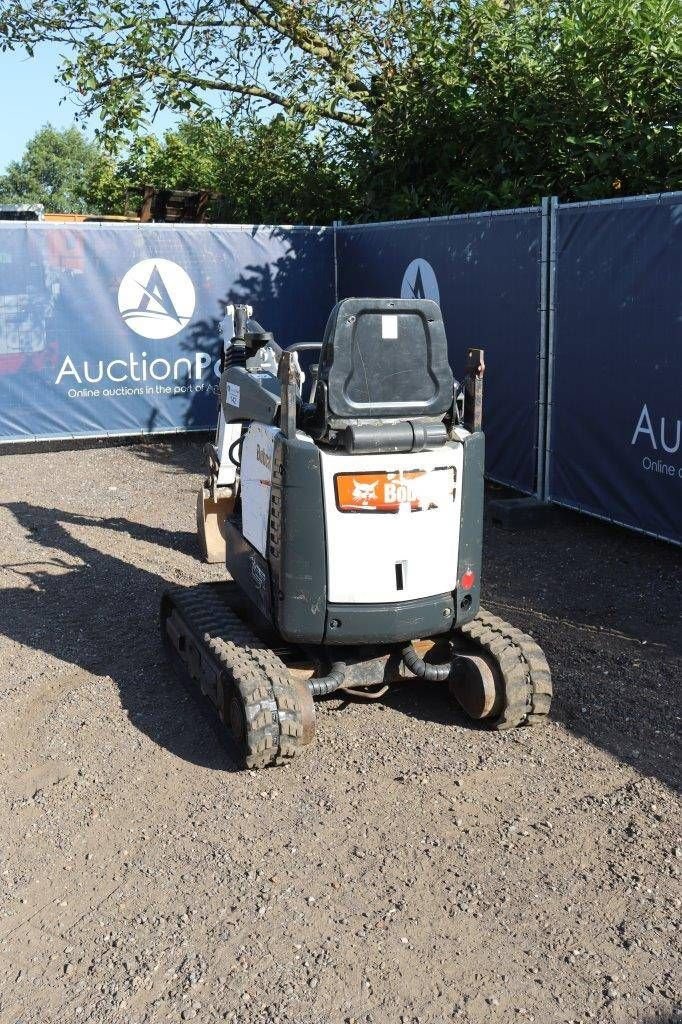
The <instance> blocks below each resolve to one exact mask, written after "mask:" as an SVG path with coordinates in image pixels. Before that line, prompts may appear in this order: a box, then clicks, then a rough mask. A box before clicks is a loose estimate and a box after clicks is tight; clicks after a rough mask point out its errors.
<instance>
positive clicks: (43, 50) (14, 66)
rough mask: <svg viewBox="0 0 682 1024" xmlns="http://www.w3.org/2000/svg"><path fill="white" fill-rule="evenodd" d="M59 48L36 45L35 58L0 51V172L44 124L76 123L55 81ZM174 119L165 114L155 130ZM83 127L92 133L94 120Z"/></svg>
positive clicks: (63, 125)
mask: <svg viewBox="0 0 682 1024" xmlns="http://www.w3.org/2000/svg"><path fill="white" fill-rule="evenodd" d="M60 52H63V47H62V46H58V45H57V44H49V43H45V44H43V45H42V46H39V47H37V48H36V51H35V56H34V57H33V58H30V57H27V56H26V54H25V53H23V52H17V53H0V96H4V97H5V99H4V102H3V105H2V106H3V110H2V117H1V118H0V128H1V130H0V174H3V173H4V171H5V169H6V167H7V164H8V163H9V162H10V161H11V160H17V159H18V158H19V157H20V156H21V155H22V153H23V152H24V148H25V146H26V143H27V142H28V140H29V139H30V138H31V137H32V136H33V135H35V133H36V132H37V131H38V129H39V128H42V126H43V125H44V124H47V123H48V122H49V123H50V124H52V125H53V126H54V127H55V128H68V127H70V126H71V125H72V124H73V123H74V120H75V115H76V112H77V107H76V104H75V103H74V102H73V100H72V99H71V98H70V97H69V96H68V94H67V91H66V89H65V87H64V86H63V85H61V84H58V83H56V82H55V77H56V75H57V68H58V64H59V54H60ZM60 101H61V102H60ZM172 123H173V118H172V117H170V116H169V115H162V116H161V117H160V118H159V119H157V121H156V122H155V125H154V130H155V132H156V133H158V132H160V131H164V130H165V129H167V128H169V127H170V126H171V124H172ZM80 127H81V128H83V129H84V130H85V132H86V134H88V135H92V133H93V130H94V123H93V124H91V125H89V126H88V125H87V124H85V125H84V124H81V125H80Z"/></svg>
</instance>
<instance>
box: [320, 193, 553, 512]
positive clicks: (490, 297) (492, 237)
mask: <svg viewBox="0 0 682 1024" xmlns="http://www.w3.org/2000/svg"><path fill="white" fill-rule="evenodd" d="M541 241H542V215H541V209H540V207H536V208H531V209H523V210H505V211H500V212H495V213H485V214H467V215H461V216H455V217H447V218H446V217H443V218H435V219H433V220H421V221H400V222H395V223H391V224H361V225H348V226H343V227H341V228H339V229H338V234H337V251H338V274H339V297H340V298H346V297H349V296H357V297H374V296H386V297H390V296H402V297H404V298H409V297H424V298H432V299H436V301H439V302H440V305H441V308H442V310H443V319H444V321H445V328H446V331H447V336H448V346H449V352H450V363H451V365H452V368H453V371H454V373H455V376H456V377H458V376H459V377H460V379H461V377H462V375H463V372H464V365H465V358H466V350H467V348H469V347H471V346H475V347H478V348H483V349H485V359H486V374H485V389H484V394H485V398H484V416H483V422H484V430H485V433H486V472H487V473H488V475H489V476H491V477H492V478H493V479H495V480H498V481H500V482H501V483H505V484H509V485H510V486H512V487H515V488H517V489H518V490H521V491H525V492H527V493H530V492H532V491H533V490H534V488H535V485H536V463H537V454H538V453H537V443H538V402H539V395H540V360H539V356H540V343H541V330H542V322H541V321H542V317H541V255H542V246H541Z"/></svg>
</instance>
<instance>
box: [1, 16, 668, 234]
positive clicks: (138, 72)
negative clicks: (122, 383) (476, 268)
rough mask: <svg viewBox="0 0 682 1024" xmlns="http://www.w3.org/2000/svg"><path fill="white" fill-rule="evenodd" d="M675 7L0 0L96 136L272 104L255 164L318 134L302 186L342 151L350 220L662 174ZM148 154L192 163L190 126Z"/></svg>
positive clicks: (657, 178)
mask: <svg viewBox="0 0 682 1024" xmlns="http://www.w3.org/2000/svg"><path fill="white" fill-rule="evenodd" d="M680 22H681V18H680V6H679V0H619V3H618V4H614V3H613V2H612V0H527V2H526V3H524V4H519V3H518V2H517V0H362V2H359V0H201V2H199V0H174V2H173V4H169V3H165V4H160V3H159V2H158V0H110V2H108V3H102V2H101V0H40V3H38V4H36V3H34V2H33V0H0V40H2V41H1V42H0V46H4V47H5V48H7V47H10V48H12V47H16V46H24V47H26V48H28V49H29V51H32V48H33V47H34V46H36V45H38V44H39V43H40V42H41V41H43V40H45V39H51V40H58V41H61V42H63V43H66V44H68V46H69V48H70V52H72V53H73V56H72V57H71V58H69V59H68V60H66V61H65V64H64V68H63V76H64V81H65V83H66V84H67V85H68V86H69V87H70V88H72V89H73V90H74V91H75V92H76V94H77V95H78V96H79V97H80V101H81V104H82V107H83V110H84V112H85V113H94V112H98V113H99V114H100V116H101V118H102V129H101V135H102V138H103V139H104V140H105V141H106V142H107V143H109V144H112V145H113V144H115V143H116V142H117V140H118V139H119V138H120V137H121V136H122V135H125V133H126V132H128V133H130V132H132V133H133V134H136V133H137V134H139V132H140V129H141V126H142V125H143V123H144V119H145V118H146V117H148V115H149V114H150V113H151V112H153V111H154V110H155V109H157V108H163V107H165V108H170V109H172V110H174V111H176V112H180V113H181V114H185V115H187V114H188V113H190V112H193V111H196V110H199V111H201V110H203V111H204V113H206V110H207V109H208V111H209V112H210V113H211V114H212V115H216V114H217V115H218V116H219V117H220V119H221V120H222V122H223V123H224V124H234V123H235V118H237V119H242V118H244V117H245V116H253V115H254V114H260V116H261V118H263V108H272V107H274V108H279V109H280V110H281V111H282V112H283V113H284V115H286V117H285V118H284V119H282V120H278V119H275V121H273V124H274V125H275V127H272V128H269V127H263V131H262V134H259V132H258V130H257V129H255V128H253V129H250V130H251V131H252V135H251V139H252V143H253V148H254V151H255V152H258V154H259V159H260V160H264V161H265V167H267V171H266V170H265V169H264V170H263V172H262V176H267V174H272V175H274V177H275V180H277V181H283V182H289V181H290V180H291V176H290V170H291V169H292V168H293V166H294V164H295V155H294V152H287V146H288V144H291V145H292V147H293V148H294V151H296V150H298V149H300V148H301V146H303V149H305V147H306V146H307V145H308V144H309V145H310V146H311V147H313V148H314V147H315V146H322V147H323V148H324V152H323V153H322V150H320V153H321V154H322V157H321V159H322V158H323V159H322V162H323V163H324V164H325V165H326V164H327V163H329V164H330V165H331V168H332V170H331V171H330V174H329V175H327V170H325V171H324V173H323V174H322V175H321V177H320V178H315V179H314V181H315V186H316V187H317V184H318V183H320V188H321V189H322V191H324V188H325V187H326V183H329V187H335V184H334V183H335V180H336V179H335V175H337V173H338V169H339V167H340V166H341V165H342V164H343V163H344V162H345V163H346V165H347V166H348V167H350V168H352V173H353V176H354V185H353V187H352V188H350V189H349V190H348V191H347V192H345V193H344V194H343V203H344V204H345V205H347V206H349V210H351V208H352V210H351V212H353V214H354V215H356V216H358V217H360V216H364V217H367V216H382V215H386V214H388V215H391V216H409V215H418V214H428V213H445V212H452V211H455V210H458V209H464V210H467V209H473V208H476V207H490V206H509V205H514V204H519V203H526V202H534V201H536V200H537V199H538V198H539V197H540V196H541V195H543V194H548V193H554V194H558V195H559V196H560V197H561V198H563V199H575V198H592V197H597V196H608V195H619V194H621V195H622V194H626V193H634V192H642V191H656V190H659V189H668V188H672V187H679V186H680V183H681V170H680V144H681V134H680V98H679V97H680V93H679V68H680V66H681V64H682V61H681V58H682V43H681V40H682V25H681V23H680ZM213 127H214V129H215V123H213ZM322 129H324V130H325V131H326V132H327V134H326V135H324V136H320V138H322V139H323V141H322V142H321V143H318V142H314V141H311V139H313V137H314V136H315V133H316V132H317V133H319V132H320V131H321V130H322ZM268 132H271V133H272V134H271V135H270V136H268ZM190 134H191V133H190ZM217 135H218V140H217V142H216V145H223V144H224V145H225V146H226V149H225V151H224V152H225V153H229V154H231V155H230V156H229V159H230V160H232V165H231V166H232V167H233V169H234V173H235V174H237V175H238V176H240V177H239V180H241V181H244V183H245V187H246V185H247V184H248V187H249V189H250V194H251V195H252V196H254V197H257V196H259V195H260V194H261V193H260V189H261V187H262V182H261V180H260V179H259V178H258V176H257V174H256V175H255V176H254V177H249V173H248V172H249V169H248V168H247V167H246V165H245V164H244V163H241V162H240V161H241V160H242V154H241V152H240V151H239V149H238V147H237V148H235V149H234V150H233V149H230V146H229V145H228V144H227V143H226V142H225V140H226V139H227V138H228V136H229V132H227V131H226V130H222V131H221V132H218V133H217ZM221 140H222V141H221ZM273 141H274V143H275V147H274V148H275V152H276V153H278V154H279V156H278V157H277V158H276V159H275V157H274V156H273V155H272V154H271V152H270V146H271V145H272V144H273ZM211 146H213V142H212V140H211ZM183 147H184V149H183ZM162 149H164V151H165V153H166V156H167V157H168V158H170V156H171V151H172V153H173V154H174V155H175V156H176V157H177V158H178V160H180V150H183V151H184V152H185V154H186V155H185V156H184V157H182V160H186V161H187V162H188V166H190V169H191V164H192V163H193V161H194V160H196V161H197V166H204V164H203V161H204V159H205V154H204V153H203V151H200V150H197V151H196V152H195V154H194V157H190V156H189V155H188V154H189V152H190V150H191V149H192V145H191V138H190V135H187V134H186V135H183V136H182V138H178V140H167V142H166V143H165V144H164V147H162ZM147 155H148V156H149V157H150V159H151V157H152V156H153V154H151V153H148V154H147ZM310 155H311V160H312V163H311V165H310V166H314V167H316V168H317V169H318V170H319V169H320V167H321V164H320V160H317V159H312V151H311V154H310ZM159 159H161V157H160V156H159ZM152 162H153V161H152ZM150 166H151V165H150ZM304 166H307V165H305V162H304ZM303 177H305V176H304V175H303ZM342 179H343V182H344V187H345V186H346V185H347V184H348V175H347V174H346V175H345V176H344V175H342ZM287 187H288V186H287ZM308 191H309V185H308V186H305V185H304V186H302V187H301V188H300V189H299V190H298V191H296V192H294V196H298V197H299V199H300V201H301V202H302V201H303V200H304V199H305V196H306V194H307V193H308ZM313 191H314V189H313ZM315 194H316V195H320V194H319V193H315ZM299 199H296V202H298V201H299ZM322 199H323V196H321V195H320V200H322ZM254 201H255V199H254ZM236 208H237V207H236ZM291 208H292V213H294V214H295V203H294V198H293V197H292V207H291ZM306 209H310V203H308V205H307V206H306ZM319 209H320V210H322V209H324V210H327V209H328V206H326V205H323V206H322V207H319ZM302 218H303V213H302V212H299V213H298V214H297V215H295V216H294V217H293V219H302ZM314 219H321V217H320V216H317V217H315V218H314Z"/></svg>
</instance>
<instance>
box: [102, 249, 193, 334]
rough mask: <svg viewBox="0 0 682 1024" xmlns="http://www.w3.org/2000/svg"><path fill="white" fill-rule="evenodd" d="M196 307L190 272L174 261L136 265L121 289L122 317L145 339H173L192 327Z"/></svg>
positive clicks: (124, 280)
mask: <svg viewBox="0 0 682 1024" xmlns="http://www.w3.org/2000/svg"><path fill="white" fill-rule="evenodd" d="M195 303H196V295H195V292H194V285H193V284H192V281H191V280H190V278H189V276H188V274H187V272H186V271H185V270H183V269H182V267H179V266H178V264H177V263H172V262H171V260H160V259H152V260H142V261H141V262H140V263H136V264H135V266H134V267H131V268H130V270H129V271H128V273H127V274H126V275H125V277H124V278H123V280H122V281H121V284H120V285H119V289H118V308H119V310H120V311H121V316H122V317H123V319H124V320H125V322H126V323H127V325H128V327H130V328H131V330H133V331H135V333H136V334H141V335H142V337H143V338H156V339H159V338H172V337H173V335H174V334H177V333H178V331H181V330H182V328H183V327H185V326H186V325H187V324H188V323H189V321H190V319H191V317H192V313H193V312H194V306H195Z"/></svg>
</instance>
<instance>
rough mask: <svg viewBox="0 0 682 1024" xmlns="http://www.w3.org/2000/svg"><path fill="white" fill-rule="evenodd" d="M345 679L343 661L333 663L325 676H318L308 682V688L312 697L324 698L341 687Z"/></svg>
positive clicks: (344, 664)
mask: <svg viewBox="0 0 682 1024" xmlns="http://www.w3.org/2000/svg"><path fill="white" fill-rule="evenodd" d="M345 679H346V663H345V661H334V662H332V667H331V669H330V670H329V672H328V673H327V675H326V676H318V677H317V678H316V679H309V680H308V687H309V689H310V692H311V694H312V695H313V697H324V696H326V695H327V694H328V693H333V692H334V690H338V689H339V687H340V686H343V684H344V681H345Z"/></svg>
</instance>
